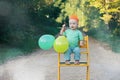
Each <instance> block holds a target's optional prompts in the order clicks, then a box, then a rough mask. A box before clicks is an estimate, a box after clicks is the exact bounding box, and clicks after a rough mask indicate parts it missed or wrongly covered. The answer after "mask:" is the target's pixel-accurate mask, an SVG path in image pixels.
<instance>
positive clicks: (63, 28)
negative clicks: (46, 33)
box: [60, 24, 66, 35]
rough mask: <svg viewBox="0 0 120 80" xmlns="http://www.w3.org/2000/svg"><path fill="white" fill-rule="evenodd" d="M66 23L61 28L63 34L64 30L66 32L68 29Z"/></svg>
mask: <svg viewBox="0 0 120 80" xmlns="http://www.w3.org/2000/svg"><path fill="white" fill-rule="evenodd" d="M65 27H66V24H63V25H62V28H61V30H60V34H61V35H62V34H63V32H65V30H66V28H65Z"/></svg>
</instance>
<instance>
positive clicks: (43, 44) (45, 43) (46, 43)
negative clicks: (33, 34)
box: [38, 34, 55, 50]
mask: <svg viewBox="0 0 120 80" xmlns="http://www.w3.org/2000/svg"><path fill="white" fill-rule="evenodd" d="M54 41H55V37H54V36H52V35H47V34H46V35H42V36H41V37H40V38H39V40H38V45H39V47H40V48H41V49H43V50H49V49H50V48H52V46H53V43H54Z"/></svg>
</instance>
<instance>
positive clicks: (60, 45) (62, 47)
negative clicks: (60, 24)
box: [54, 36, 69, 53]
mask: <svg viewBox="0 0 120 80" xmlns="http://www.w3.org/2000/svg"><path fill="white" fill-rule="evenodd" d="M68 46H69V43H68V40H67V38H65V36H59V37H58V38H57V39H56V40H55V42H54V50H55V51H56V52H58V53H64V52H65V51H66V50H67V49H68Z"/></svg>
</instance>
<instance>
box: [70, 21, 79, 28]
mask: <svg viewBox="0 0 120 80" xmlns="http://www.w3.org/2000/svg"><path fill="white" fill-rule="evenodd" d="M69 27H70V29H72V30H75V29H77V27H78V22H77V20H75V19H70V20H69Z"/></svg>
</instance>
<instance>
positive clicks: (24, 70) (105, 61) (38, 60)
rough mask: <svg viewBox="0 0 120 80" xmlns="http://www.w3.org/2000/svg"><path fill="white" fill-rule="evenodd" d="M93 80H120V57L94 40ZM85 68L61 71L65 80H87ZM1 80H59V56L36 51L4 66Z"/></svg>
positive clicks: (1, 70) (0, 75)
mask: <svg viewBox="0 0 120 80" xmlns="http://www.w3.org/2000/svg"><path fill="white" fill-rule="evenodd" d="M89 43H90V60H91V61H90V72H91V73H90V80H120V76H119V74H120V54H117V53H113V52H112V51H111V50H108V49H106V48H105V49H104V47H103V46H101V44H100V43H98V42H97V41H95V40H93V39H90V41H89ZM85 69H86V68H84V67H76V68H75V67H70V68H69V67H65V68H61V80H85V79H84V78H85ZM0 80H57V53H55V52H54V50H53V49H51V50H49V51H42V50H41V51H40V50H38V51H36V52H34V53H32V54H31V55H29V56H21V57H18V58H17V59H14V60H11V61H8V62H7V63H6V64H3V65H1V66H0Z"/></svg>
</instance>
